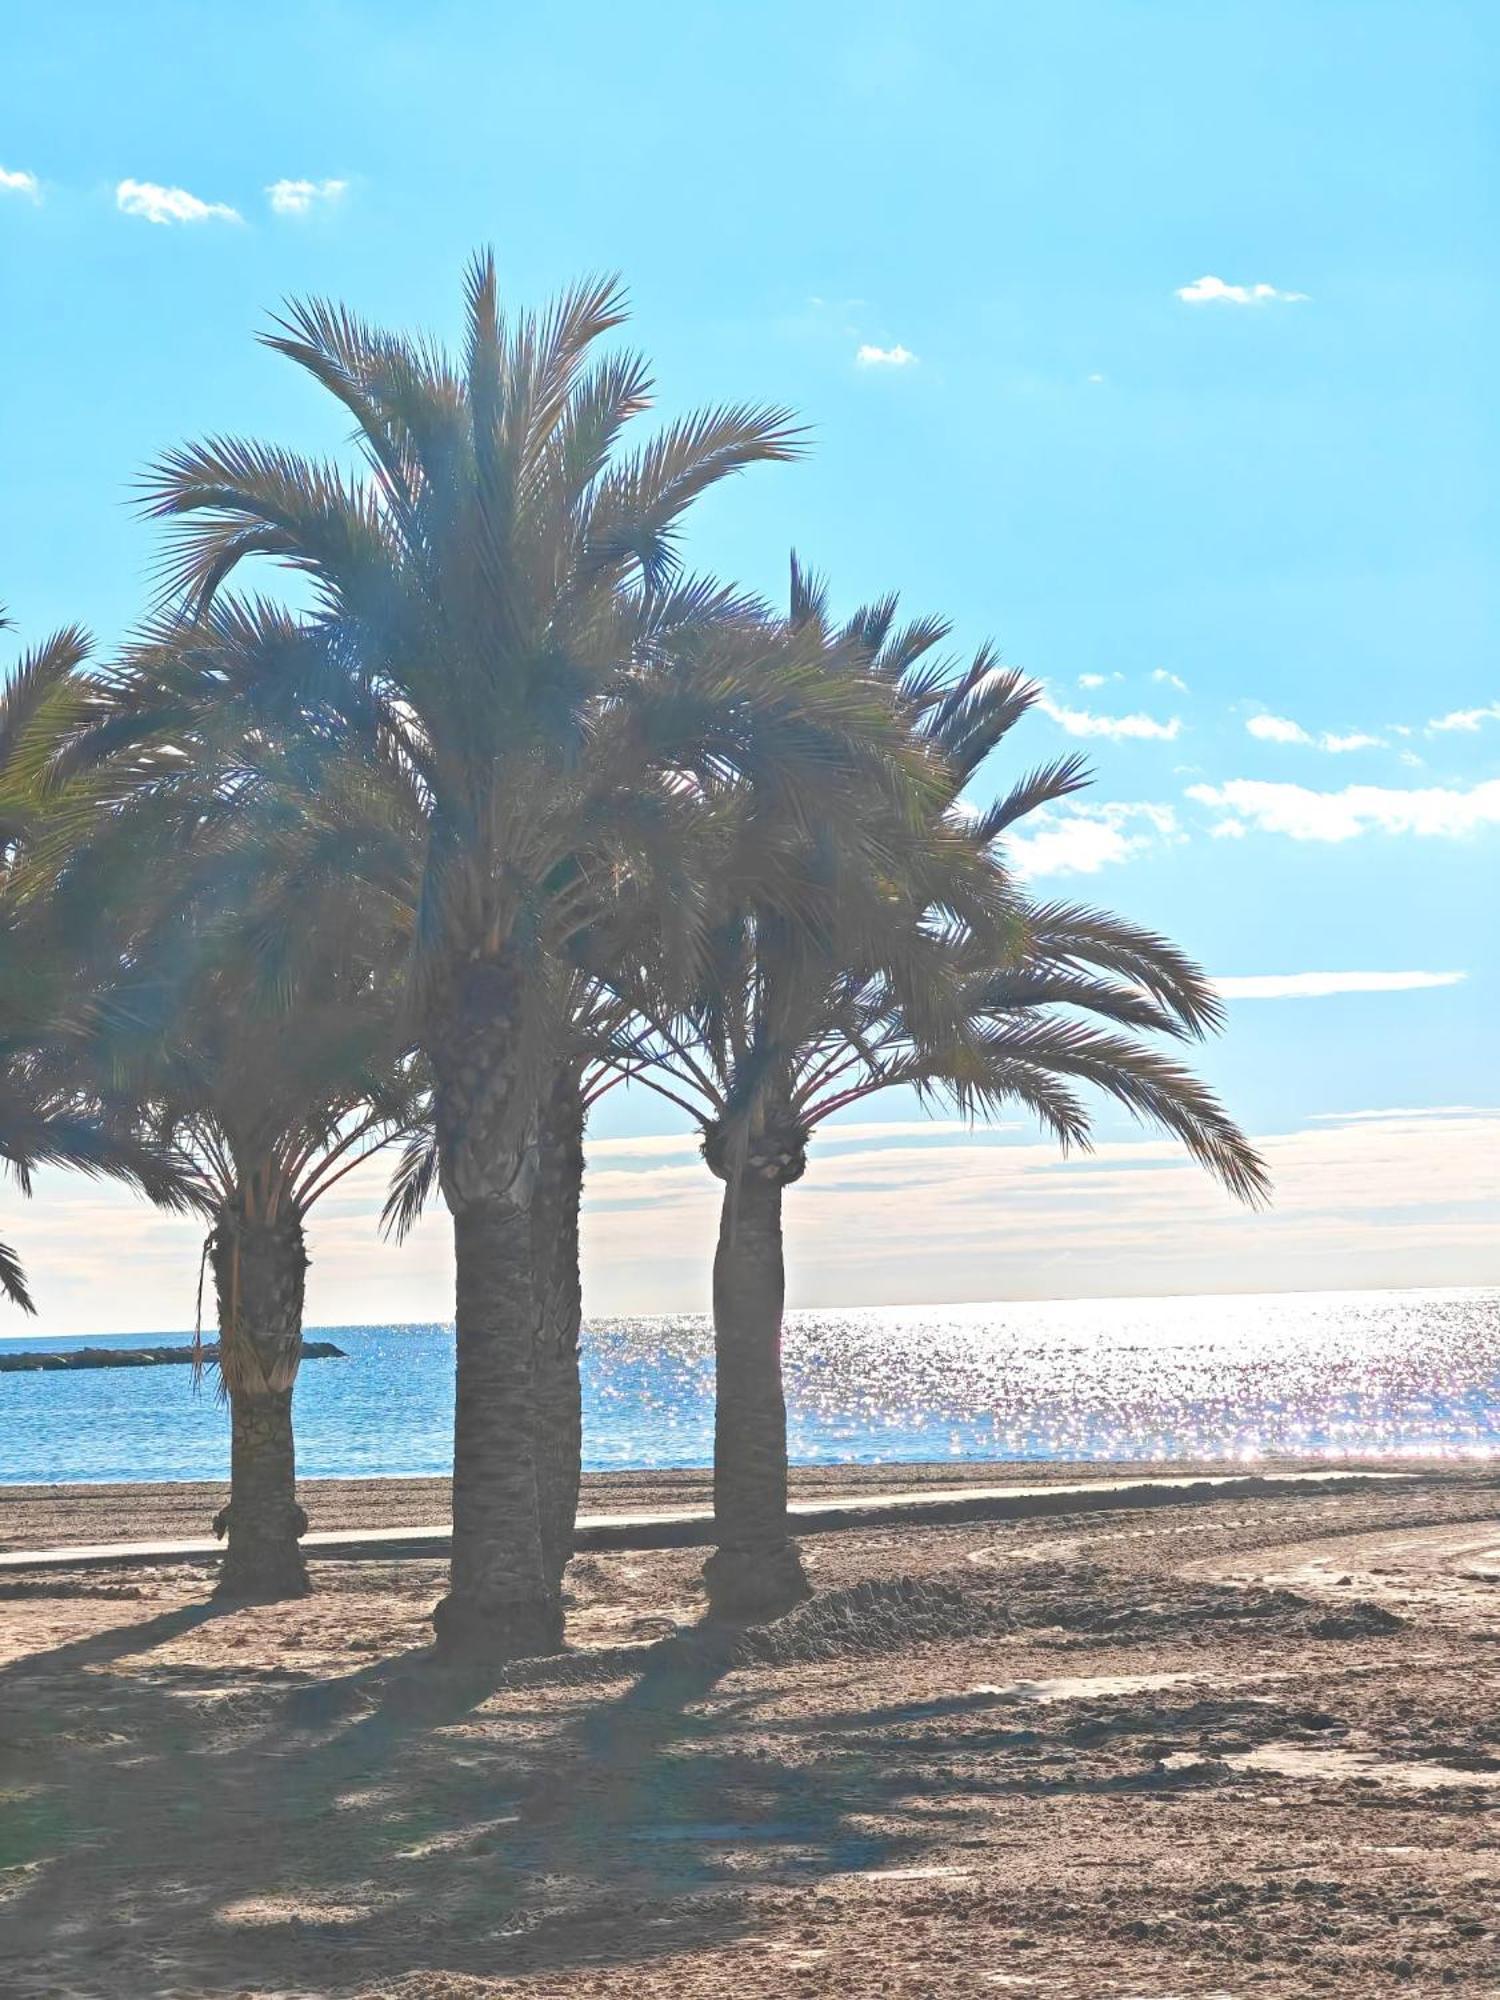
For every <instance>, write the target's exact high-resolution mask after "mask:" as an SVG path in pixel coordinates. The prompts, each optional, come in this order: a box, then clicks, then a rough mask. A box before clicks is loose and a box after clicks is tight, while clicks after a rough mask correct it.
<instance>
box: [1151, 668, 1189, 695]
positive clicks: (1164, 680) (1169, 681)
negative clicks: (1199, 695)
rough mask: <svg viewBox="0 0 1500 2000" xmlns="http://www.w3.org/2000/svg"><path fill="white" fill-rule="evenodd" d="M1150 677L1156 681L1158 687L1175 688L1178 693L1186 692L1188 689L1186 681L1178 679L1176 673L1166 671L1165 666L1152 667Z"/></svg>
mask: <svg viewBox="0 0 1500 2000" xmlns="http://www.w3.org/2000/svg"><path fill="white" fill-rule="evenodd" d="M1151 678H1152V680H1154V681H1155V682H1156V684H1157V686H1158V687H1169V688H1176V690H1177V692H1178V693H1179V694H1186V693H1187V691H1188V684H1187V682H1186V681H1185V680H1182V679H1180V678H1179V677H1178V676H1177V675H1176V674H1170V673H1168V672H1167V670H1166V668H1165V667H1153V668H1152V669H1151Z"/></svg>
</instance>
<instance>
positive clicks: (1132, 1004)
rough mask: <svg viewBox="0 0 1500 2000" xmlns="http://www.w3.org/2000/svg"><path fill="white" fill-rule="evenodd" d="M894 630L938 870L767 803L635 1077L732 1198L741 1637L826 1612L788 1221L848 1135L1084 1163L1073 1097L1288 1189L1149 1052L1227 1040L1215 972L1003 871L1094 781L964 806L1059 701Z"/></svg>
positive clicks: (821, 603)
mask: <svg viewBox="0 0 1500 2000" xmlns="http://www.w3.org/2000/svg"><path fill="white" fill-rule="evenodd" d="M895 615H896V604H895V601H894V600H893V599H890V600H886V601H885V602H884V603H882V604H880V605H877V606H875V607H873V608H872V609H870V610H867V611H864V612H862V613H860V614H859V615H858V616H857V617H856V619H855V620H853V621H852V623H851V624H850V625H849V626H848V627H847V628H845V631H844V633H843V634H842V643H844V644H846V645H849V644H852V645H856V646H858V647H859V648H861V649H862V650H863V651H864V653H865V655H866V657H867V659H868V661H869V664H870V666H871V669H872V671H873V672H875V673H876V674H877V675H879V676H881V677H883V678H884V679H886V680H887V681H888V682H889V683H890V684H891V685H892V686H893V687H894V688H895V689H897V691H898V693H899V697H900V700H901V702H902V704H903V706H904V708H905V710H906V712H907V714H908V716H909V718H910V722H911V726H912V728H913V730H914V732H915V733H916V735H917V737H918V739H919V741H920V742H921V743H922V744H923V745H924V746H925V747H926V748H927V750H928V751H929V752H930V754H931V758H932V763H933V768H934V769H935V770H937V771H939V772H941V773H942V774H943V782H942V792H941V798H940V801H939V804H938V809H937V814H936V820H935V823H934V825H933V826H932V828H931V829H930V831H931V833H932V835H933V837H934V841H935V843H936V844H935V846H934V847H933V848H932V849H930V850H924V849H922V848H920V847H908V849H907V852H906V855H905V857H904V859H905V867H904V870H903V873H902V874H901V875H899V876H897V877H895V878H892V877H891V876H889V875H878V876H876V877H874V878H871V877H870V876H869V874H868V872H867V870H866V868H865V866H864V863H863V858H862V856H860V855H859V854H858V853H856V854H854V855H852V856H851V854H850V852H849V850H848V847H847V841H846V835H847V828H846V827H845V826H844V825H843V824H841V822H840V820H839V819H838V818H837V817H836V816H835V815H834V814H832V813H830V814H828V815H826V816H824V817H823V818H821V819H819V820H817V821H814V822H812V823H803V824H802V825H800V826H798V827H795V828H788V827H786V826H784V825H782V826H778V825H777V818H776V814H775V812H774V810H773V811H772V812H770V813H769V814H765V813H762V812H760V811H759V810H758V809H757V802H756V800H755V799H754V796H753V790H754V788H753V787H752V788H751V792H752V796H751V798H750V799H749V800H748V802H746V803H745V804H744V806H743V808H742V812H741V816H740V819H739V823H738V826H737V829H736V831H735V834H734V836H733V837H732V839H731V841H730V844H729V848H728V852H727V854H726V856H725V858H724V865H723V869H722V873H721V875H720V876H719V878H718V894H719V898H720V899H721V907H722V908H723V909H724V910H725V911H726V912H727V915H726V916H725V918H724V919H723V921H721V922H720V923H719V924H718V925H716V926H715V927H714V928H713V930H712V932H711V936H710V949H709V951H708V953H707V954H706V962H705V965H704V970H703V976H702V979H701V981H700V983H699V986H698V988H697V990H696V992H695V993H694V995H693V997H692V998H691V1000H690V1001H689V1002H688V1004H686V1005H685V1006H682V1007H680V1008H678V1009H676V1010H662V1009H660V1007H659V1006H658V1007H655V1008H654V1007H653V1004H652V1002H651V1000H650V999H649V997H646V996H643V995H642V994H640V993H639V992H637V993H636V995H635V998H636V1004H637V1007H638V1009H639V1011H640V1012H641V1013H642V1015H643V1016H644V1017H645V1019H646V1021H647V1023H648V1026H647V1029H646V1031H645V1033H644V1034H643V1035H642V1037H641V1038H640V1040H639V1042H638V1043H637V1045H636V1047H635V1049H634V1051H633V1052H632V1070H633V1071H637V1070H638V1072H639V1074H640V1075H641V1077H642V1080H643V1081H645V1082H647V1083H648V1084H650V1085H651V1087H652V1088H654V1089H656V1090H657V1091H658V1092H659V1093H660V1094H662V1095H663V1096H666V1097H668V1098H669V1099H670V1100H671V1101H672V1102H673V1103H675V1104H678V1105H679V1106H681V1107H682V1108H683V1109H685V1110H687V1111H689V1112H690V1113H691V1115H692V1116H693V1117H694V1118H695V1119H696V1120H697V1122H698V1124H699V1127H700V1129H701V1131H702V1134H703V1151H704V1157H705V1160H706V1162H707V1164H708V1166H709V1169H710V1171H711V1172H713V1173H714V1174H715V1175H716V1176H717V1177H718V1178H719V1179H720V1180H721V1181H722V1182H723V1184H724V1197H723V1204H722V1215H721V1224H720V1231H719V1241H718V1247H717V1251H716V1254H715V1259H714V1272H713V1312H714V1339H715V1363H716V1369H717V1398H716V1415H715V1430H714V1514H715V1539H716V1543H717V1547H716V1549H715V1552H714V1554H713V1555H712V1556H711V1557H710V1558H709V1561H708V1563H707V1565H706V1568H705V1581H706V1583H707V1587H708V1591H709V1597H710V1602H711V1605H712V1607H713V1609H714V1610H715V1612H716V1613H717V1614H719V1615H721V1616H724V1617H729V1618H756V1617H768V1616H775V1615H777V1614H778V1613H780V1612H782V1611H784V1610H786V1609H787V1608H788V1607H789V1606H790V1605H791V1604H793V1603H795V1602H796V1601H797V1600H798V1599H799V1598H801V1597H803V1596H805V1595H806V1594H807V1591H808V1584H807V1579H806V1576H805V1573H804V1571H803V1568H802V1564H801V1560H800V1557H799V1556H798V1554H797V1550H796V1548H795V1545H794V1544H793V1543H792V1541H791V1540H790V1538H789V1536H788V1532H787V1511H786V1509H787V1448H786V1408H785V1401H784V1396H783V1390H782V1383H781V1362H780V1340H781V1316H782V1306H783V1300H784V1293H785V1278H784V1266H783V1256H782V1234H781V1229H782V1200H783V1194H784V1191H785V1189H787V1188H788V1187H790V1186H792V1185H793V1184H795V1183H796V1182H797V1181H798V1180H800V1179H801V1177H802V1175H803V1173H804V1172H805V1170H806V1165H807V1148H808V1144H809V1141H810V1139H811V1137H812V1135H813V1133H814V1132H815V1131H816V1130H817V1128H818V1126H819V1125H820V1124H821V1123H822V1122H823V1121H824V1120H825V1119H827V1118H829V1117H831V1116H832V1115H833V1114H834V1113H835V1112H837V1111H840V1110H843V1109H845V1108H847V1107H849V1106H851V1105H853V1104H856V1103H859V1102H861V1101H863V1100H864V1099H865V1098H867V1097H869V1096H871V1095H872V1094H874V1093H875V1092H877V1091H881V1090H887V1089H891V1088H893V1087H896V1086H899V1085H907V1086H910V1087H912V1088H914V1089H916V1090H917V1091H918V1092H919V1093H921V1094H922V1095H923V1096H924V1097H927V1098H929V1099H930V1098H932V1097H935V1096H940V1097H946V1098H947V1099H948V1100H949V1101H950V1102H952V1103H953V1104H955V1105H956V1106H957V1107H958V1108H959V1109H960V1110H961V1111H962V1112H964V1113H965V1114H968V1115H975V1114H988V1113H990V1112H993V1111H994V1110H996V1109H998V1108H999V1107H1000V1106H1002V1105H1005V1104H1020V1105H1021V1106H1023V1107H1025V1108H1026V1109H1028V1110H1030V1111H1031V1112H1032V1113H1033V1114H1034V1115H1035V1116H1036V1117H1037V1118H1038V1119H1039V1120H1040V1121H1041V1122H1042V1124H1043V1125H1044V1127H1045V1128H1046V1129H1047V1130H1049V1131H1050V1132H1051V1133H1052V1134H1053V1135H1054V1136H1055V1137H1056V1138H1057V1140H1058V1141H1059V1143H1060V1144H1061V1145H1063V1146H1064V1147H1069V1146H1078V1147H1087V1146H1088V1144H1089V1133H1090V1117H1089V1113H1088V1109H1087V1107H1086V1105H1085V1104H1084V1103H1083V1102H1082V1101H1081V1100H1080V1099H1079V1097H1078V1096H1077V1094H1076V1090H1075V1085H1076V1084H1078V1083H1085V1084H1088V1085H1091V1086H1093V1087H1094V1088H1096V1089H1097V1090H1099V1091H1101V1092H1103V1093H1105V1094H1107V1095H1108V1096H1110V1097H1112V1098H1114V1099H1115V1101H1116V1102H1118V1103H1121V1104H1123V1105H1125V1106H1126V1107H1127V1108H1128V1109H1129V1110H1130V1111H1131V1112H1132V1113H1133V1114H1134V1115H1135V1116H1137V1117H1138V1118H1141V1119H1143V1120H1145V1121H1147V1122H1149V1123H1151V1124H1154V1125H1157V1126H1159V1127H1160V1128H1162V1129H1164V1130H1166V1131H1168V1132H1170V1133H1172V1134H1173V1135H1174V1136H1175V1137H1177V1138H1178V1139H1180V1140H1181V1141H1182V1143H1183V1144H1184V1145H1185V1146H1186V1147H1187V1149H1188V1151H1189V1152H1190V1154H1191V1155H1192V1156H1193V1157H1194V1158H1195V1159H1196V1160H1197V1161H1198V1162H1199V1163H1200V1164H1201V1165H1203V1166H1204V1167H1206V1168H1207V1169H1208V1170H1209V1171H1210V1172H1211V1173H1213V1174H1215V1175H1216V1176H1217V1177H1218V1178H1219V1179H1220V1180H1222V1181H1223V1182H1224V1183H1225V1185H1226V1186H1228V1187H1229V1188H1230V1189H1231V1190H1232V1191H1233V1192H1234V1193H1235V1194H1236V1195H1239V1196H1240V1197H1242V1198H1244V1199H1248V1200H1255V1199H1259V1198H1260V1197H1261V1196H1262V1195H1263V1194H1264V1192H1265V1189H1266V1179H1265V1172H1264V1169H1263V1167H1262V1165H1261V1163H1260V1161H1259V1159H1258V1158H1257V1156H1256V1154H1255V1153H1254V1151H1253V1149H1252V1148H1251V1146H1250V1145H1249V1143H1248V1142H1247V1141H1246V1140H1245V1139H1244V1137H1243V1136H1242V1135H1241V1133H1240V1132H1239V1131H1238V1130H1237V1128H1236V1127H1235V1125H1234V1124H1233V1122H1232V1121H1231V1120H1230V1119H1229V1117H1228V1116H1227V1114H1226V1113H1225V1112H1224V1111H1223V1109H1222V1107H1221V1106H1220V1105H1219V1104H1218V1103H1217V1101H1216V1100H1215V1099H1214V1097H1213V1096H1212V1094H1211V1093H1210V1092H1209V1091H1208V1090H1207V1089H1205V1088H1204V1086H1203V1085H1202V1084H1201V1083H1199V1082H1198V1081H1197V1079H1196V1078H1195V1077H1193V1075H1192V1074H1191V1073H1190V1072H1189V1071H1188V1070H1186V1069H1185V1068H1183V1067H1182V1066H1181V1065H1180V1064H1178V1063H1175V1062H1172V1061H1171V1060H1169V1059H1168V1058H1167V1057H1166V1056H1164V1055H1163V1054H1162V1053H1161V1052H1160V1051H1159V1050H1157V1049H1155V1048H1153V1047H1151V1046H1150V1044H1149V1043H1148V1042H1147V1041H1146V1040H1145V1039H1143V1037H1144V1036H1147V1035H1151V1034H1159V1035H1165V1036H1178V1037H1180V1036H1185V1035H1186V1036H1197V1035H1201V1034H1202V1033H1204V1032H1205V1031H1207V1030H1209V1029H1211V1028H1216V1027H1217V1026H1218V1025H1219V1024H1220V1018H1221V1017H1220V1010H1219V1007H1218V1003H1217V1001H1216V1000H1215V997H1214V995H1213V992H1212V989H1211V987H1210V986H1209V985H1208V983H1207V981H1206V980H1205V979H1204V977H1203V976H1202V974H1201V973H1200V972H1199V971H1198V969H1197V968H1196V967H1195V966H1193V965H1192V964H1191V963H1190V962H1189V961H1188V960H1187V959H1185V958H1184V957H1183V956H1182V954H1181V953H1180V952H1178V951H1177V950H1176V949H1175V948H1174V947H1173V946H1171V945H1170V944H1169V943H1167V941H1166V940H1165V939H1163V938H1160V937H1157V936H1155V935H1154V934H1152V933H1150V932H1146V931H1142V930H1140V929H1138V928H1136V927H1135V926H1133V925H1130V924H1127V923H1125V922H1123V921H1121V920H1120V919H1118V918H1114V917H1111V916H1109V915H1107V914H1105V913H1102V912H1098V911H1093V910H1087V909H1081V908H1075V907H1072V906H1067V905H1060V904H1054V905H1039V904H1035V903H1031V902H1029V901H1027V900H1026V899H1025V898H1024V897H1023V896H1021V895H1020V894H1019V893H1018V892H1017V891H1016V889H1015V887H1014V885H1013V884H1012V883H1011V882H1010V881H1009V878H1008V876H1007V875H1006V873H1005V870H1004V862H1003V839H1004V835H1005V834H1006V832H1007V831H1008V829H1009V828H1011V827H1012V826H1013V825H1014V824H1015V823H1016V821H1017V820H1019V819H1020V818H1022V817H1023V816H1024V815H1025V814H1026V813H1028V812H1031V811H1033V810H1035V809H1036V808H1038V807H1039V806H1043V805H1045V804H1047V803H1049V802H1050V801H1052V800H1055V799H1057V798H1059V797H1062V796H1064V795H1066V794H1068V793H1070V792H1072V791H1075V790H1076V789H1077V788H1078V787H1079V785H1080V784H1082V783H1083V782H1084V781H1085V774H1084V772H1083V770H1082V767H1081V766H1080V764H1079V763H1078V762H1077V760H1076V759H1072V758H1068V759H1064V760H1062V761H1061V762H1059V763H1055V764H1052V765H1050V766H1048V767H1046V768H1044V769H1042V770H1040V771H1037V772H1033V773H1032V774H1030V775H1029V776H1027V777H1025V778H1023V779H1022V780H1021V782H1020V783H1019V784H1017V785H1016V786H1015V787H1014V788H1013V789H1012V790H1011V791H1010V792H1009V793H1008V794H1007V795H1006V796H1005V797H1004V798H1003V799H1002V800H1001V801H1000V802H999V803H998V804H997V805H995V806H994V807H992V808H991V809H990V810H989V811H988V812H986V813H984V814H982V815H979V816H977V817H976V816H975V815H974V814H973V813H972V812H970V811H969V810H968V809H967V808H965V807H964V805H963V804H962V793H963V789H964V787H965V785H966V784H968V782H969V781H970V780H971V779H972V778H973V776H974V775H975V773H976V772H977V770H978V769H979V767H980V765H981V764H982V763H983V762H984V760H985V759H986V758H987V757H988V755H989V754H990V752H991V751H992V750H993V749H995V748H996V746H997V745H998V744H999V743H1000V742H1001V741H1002V740H1003V739H1004V737H1005V736H1006V735H1007V734H1008V732H1009V731H1010V729H1011V728H1012V727H1013V726H1014V725H1015V723H1016V722H1017V721H1019V719H1020V718H1021V716H1022V715H1024V713H1025V712H1026V710H1027V709H1028V708H1029V707H1030V706H1031V704H1032V703H1033V702H1034V700H1035V699H1036V696H1037V692H1038V690H1037V689H1036V688H1035V687H1033V686H1030V685H1028V684H1027V683H1026V682H1025V681H1024V679H1023V678H1022V677H1021V676H1020V675H1018V674H1016V673H1014V672H1009V671H1006V670H1003V669H1001V668H1000V667H999V666H998V665H997V664H996V662H995V660H994V658H993V656H992V655H991V654H990V653H989V652H988V650H985V651H982V652H981V653H980V654H979V656H978V657H977V658H976V659H975V661H974V662H973V663H972V665H971V666H970V667H969V668H968V669H967V670H966V671H964V672H963V673H961V674H957V675H955V674H954V673H953V671H952V670H951V669H950V668H949V667H947V666H946V665H945V664H944V663H943V662H942V661H941V660H934V659H933V657H932V654H933V649H934V647H935V646H936V645H937V644H938V643H939V641H940V640H941V638H942V637H943V634H944V628H943V627H942V626H941V625H938V624H935V623H932V622H926V623H919V624H917V625H913V626H910V627H907V628H905V629H900V628H898V627H897V626H896V623H895ZM790 622H791V624H792V626H793V627H794V628H799V629H800V628H804V627H806V626H809V625H813V626H817V627H821V626H823V624H824V623H825V622H826V597H825V593H824V591H823V590H822V588H821V587H820V586H818V585H816V584H814V583H812V582H811V581H810V580H809V579H807V578H806V577H805V576H804V575H803V573H802V572H801V571H800V570H799V569H798V568H797V566H796V564H795V561H794V564H793V577H792V605H791V621H790ZM868 810H870V809H868V808H867V811H868ZM874 810H877V811H878V808H874ZM945 841H947V842H949V843H952V844H954V845H956V846H957V847H958V848H960V849H961V850H963V851H965V852H966V853H967V854H968V856H969V858H970V861H971V862H972V863H974V864H977V865H979V866H981V867H982V868H984V869H985V870H986V871H987V872H988V873H989V875H990V876H991V877H992V879H993V882H994V885H995V888H996V892H997V894H998V895H999V896H1001V897H1002V898H1003V901H1004V905H1005V909H1006V912H1007V915H1006V917H1005V918H1004V919H1002V920H1001V921H999V922H998V923H997V922H995V921H994V920H993V919H991V920H990V921H987V922H982V923H981V924H980V925H978V926H976V925H975V924H974V923H972V922H971V921H958V922H955V920H954V918H955V899H954V895H953V876H952V873H951V871H952V868H953V856H952V854H951V852H949V853H945V852H944V847H943V843H944V842H945ZM914 862H915V863H916V865H913V863H914ZM934 863H936V864H937V866H936V869H935V868H934ZM788 873H790V874H792V875H794V876H800V878H801V879H802V881H803V884H804V888H805V892H806V893H805V896H804V899H803V906H802V909H801V911H800V913H799V914H798V915H797V916H795V917H794V918H792V919H790V920H789V919H788V916H787V914H786V910H787V907H788V904H789V903H790V901H791V898H790V897H789V895H788V892H787V889H786V886H785V881H784V879H783V886H782V888H781V890H780V891H779V897H778V900H779V904H780V907H776V906H773V905H772V904H771V903H769V902H768V901H767V899H766V894H765V884H766V883H767V881H768V880H771V879H773V878H775V877H776V876H777V875H780V876H781V877H783V878H784V877H785V876H786V875H787V874H788ZM1080 1016H1081V1017H1082V1018H1079V1017H1080ZM1091 1017H1092V1018H1091ZM1100 1022H1103V1023H1106V1024H1107V1025H1104V1026H1101V1025H1099V1023H1100Z"/></svg>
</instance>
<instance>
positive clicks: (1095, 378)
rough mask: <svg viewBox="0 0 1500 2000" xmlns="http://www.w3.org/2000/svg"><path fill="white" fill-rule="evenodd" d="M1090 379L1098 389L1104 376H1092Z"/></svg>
mask: <svg viewBox="0 0 1500 2000" xmlns="http://www.w3.org/2000/svg"><path fill="white" fill-rule="evenodd" d="M1088 379H1089V381H1090V382H1092V383H1093V384H1094V385H1095V386H1096V387H1097V386H1098V384H1099V383H1100V382H1102V381H1103V380H1104V377H1103V376H1102V375H1090V376H1089V378H1088Z"/></svg>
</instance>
